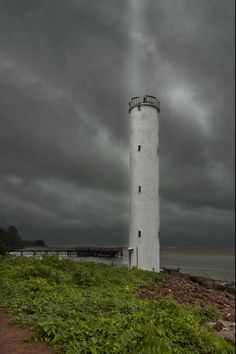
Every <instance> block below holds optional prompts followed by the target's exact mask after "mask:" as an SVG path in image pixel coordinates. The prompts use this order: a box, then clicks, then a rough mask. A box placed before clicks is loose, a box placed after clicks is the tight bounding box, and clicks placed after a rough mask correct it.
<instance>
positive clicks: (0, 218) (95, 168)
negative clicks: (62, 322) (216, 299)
mask: <svg viewBox="0 0 236 354" xmlns="http://www.w3.org/2000/svg"><path fill="white" fill-rule="evenodd" d="M234 7H235V3H234V0H198V1H196V0H149V1H144V0H106V1H105V0H99V1H97V0H86V1H82V0H67V1H65V0H40V1H39V0H20V1H19V0H0V225H2V226H7V225H9V224H13V225H15V226H16V227H17V228H18V229H19V231H20V232H21V234H22V236H23V238H31V239H35V238H42V239H45V240H46V242H48V243H49V244H79V243H83V244H107V245H112V244H113V245H114V244H116V245H118V244H119V245H120V244H122V245H125V244H127V243H128V218H129V215H128V196H129V195H128V194H129V137H128V131H129V116H128V106H127V105H128V101H129V99H130V97H131V96H135V95H140V94H145V93H150V94H154V95H157V96H158V97H159V99H160V101H161V115H160V144H161V146H160V156H161V161H160V164H161V166H160V167H161V176H160V179H161V181H160V183H161V186H160V187H161V188H160V192H161V242H162V245H163V246H167V245H168V246H183V245H187V246H190V245H194V246H211V247H216V246H224V247H229V246H232V245H233V237H234V236H233V234H234V140H235V136H234V124H235V123H234V122H235V121H234V111H235V106H234V94H235V92H234V70H235V68H234V57H235V52H234V39H235V38H234V24H235V17H234V12H235V11H234Z"/></svg>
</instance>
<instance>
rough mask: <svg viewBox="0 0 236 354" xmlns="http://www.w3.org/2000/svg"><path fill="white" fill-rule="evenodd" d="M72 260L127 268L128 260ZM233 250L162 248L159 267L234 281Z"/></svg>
mask: <svg viewBox="0 0 236 354" xmlns="http://www.w3.org/2000/svg"><path fill="white" fill-rule="evenodd" d="M72 259H74V260H83V261H96V262H101V263H106V264H113V265H115V266H122V265H123V266H124V265H125V266H128V258H127V257H126V255H125V252H124V257H123V259H121V258H119V259H117V258H114V259H111V258H94V257H72ZM234 265H235V253H234V249H217V250H214V249H201V248H185V249H183V248H163V249H161V267H166V268H172V269H176V268H180V271H181V272H182V273H188V274H190V275H197V276H203V277H209V278H212V279H216V280H223V281H235V267H234Z"/></svg>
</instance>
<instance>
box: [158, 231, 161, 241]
mask: <svg viewBox="0 0 236 354" xmlns="http://www.w3.org/2000/svg"><path fill="white" fill-rule="evenodd" d="M158 237H159V239H160V238H161V232H160V231H159V232H158Z"/></svg>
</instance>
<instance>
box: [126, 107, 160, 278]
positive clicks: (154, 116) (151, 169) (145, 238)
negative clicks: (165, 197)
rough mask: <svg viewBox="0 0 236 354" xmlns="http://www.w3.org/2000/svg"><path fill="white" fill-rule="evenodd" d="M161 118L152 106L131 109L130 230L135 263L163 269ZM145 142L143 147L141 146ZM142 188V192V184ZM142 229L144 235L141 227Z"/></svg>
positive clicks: (148, 268) (133, 265) (140, 266)
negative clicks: (160, 203)
mask: <svg viewBox="0 0 236 354" xmlns="http://www.w3.org/2000/svg"><path fill="white" fill-rule="evenodd" d="M158 130H159V122H158V110H157V109H156V108H155V107H152V106H141V110H139V109H138V107H134V108H132V109H131V111H130V231H129V248H133V251H131V250H130V255H131V258H130V261H131V264H130V266H131V267H138V268H141V269H146V270H155V271H159V270H160V245H159V230H160V212H159V156H158V155H159V138H158V136H159V134H158ZM139 145H141V151H138V146H139ZM139 186H141V188H142V190H141V193H139V191H138V188H139ZM139 230H140V231H141V233H142V234H141V237H139V236H138V231H139Z"/></svg>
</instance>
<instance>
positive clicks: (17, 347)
mask: <svg viewBox="0 0 236 354" xmlns="http://www.w3.org/2000/svg"><path fill="white" fill-rule="evenodd" d="M11 319H12V317H11V316H10V315H8V314H7V313H6V312H4V311H2V310H0V354H55V352H54V351H53V350H52V349H51V348H50V347H49V346H48V345H47V344H45V343H43V342H36V343H35V342H34V343H27V342H25V341H24V338H26V337H28V336H31V335H32V334H33V332H32V331H31V330H30V329H29V328H26V327H19V326H15V325H14V326H13V325H11V324H10V323H9V322H10V320H11Z"/></svg>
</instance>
